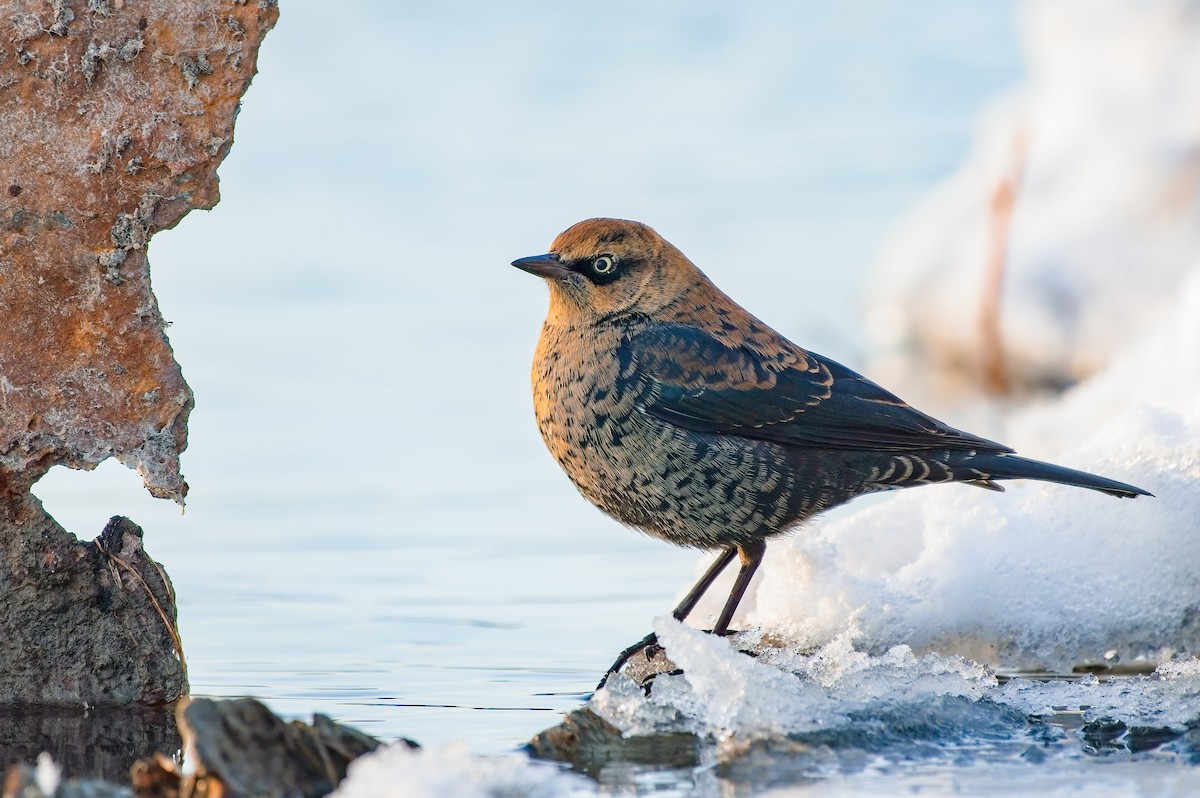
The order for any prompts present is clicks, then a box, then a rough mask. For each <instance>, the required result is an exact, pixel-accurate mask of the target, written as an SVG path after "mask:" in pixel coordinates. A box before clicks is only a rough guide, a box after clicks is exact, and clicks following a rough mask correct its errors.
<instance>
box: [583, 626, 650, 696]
mask: <svg viewBox="0 0 1200 798" xmlns="http://www.w3.org/2000/svg"><path fill="white" fill-rule="evenodd" d="M658 649H659V645H658V635H656V634H655V633H654V632H651V633H650V634H648V635H646V636H645V637H643V638H642V639H641V640H639V641H637V642H636V643H634V644H633V645H632V646H630V647H629V648H627V649H625V650H624V651H622V652H621V653H620V654H618V655H617V661H616V662H614V663H613V664H612V665H610V666H609V667H608V670H607V671H606V672H605V674H604V678H602V679H601V680H600V684H598V685H596V689H597V690H599V689H600V688H601V687H603V686H604V685H605V683H606V682H607V681H608V677H609V676H612V675H613V674H614V673H616V672H617V671H619V670H621V668H622V666H624V665H625V663H626V662H629V660H630V658H631V657H632V656H633V655H634V654H637V653H638V652H639V651H644V652H646V659H647V660H650V659H652V658H653V657H654V655H655V654H656V653H658Z"/></svg>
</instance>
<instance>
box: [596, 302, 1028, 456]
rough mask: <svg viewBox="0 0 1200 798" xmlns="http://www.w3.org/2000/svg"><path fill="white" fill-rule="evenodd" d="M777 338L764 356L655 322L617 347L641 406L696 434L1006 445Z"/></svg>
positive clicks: (867, 444) (835, 443) (905, 447)
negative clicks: (636, 384) (639, 387)
mask: <svg viewBox="0 0 1200 798" xmlns="http://www.w3.org/2000/svg"><path fill="white" fill-rule="evenodd" d="M781 341H782V339H781ZM782 344H783V347H782V348H780V351H779V352H778V354H776V355H775V356H767V355H763V354H759V353H756V352H754V351H752V350H750V349H747V348H745V347H730V346H727V345H725V344H724V343H722V342H721V341H719V340H717V339H716V338H715V337H713V336H712V335H710V334H709V333H707V332H705V331H704V330H701V329H698V328H696V327H690V326H686V325H681V324H659V325H654V326H652V327H650V328H648V329H645V330H642V331H641V332H638V333H637V334H635V335H632V336H630V337H628V338H626V339H624V340H623V341H622V343H621V346H620V348H619V351H618V352H617V355H618V358H619V359H620V361H621V367H622V368H621V372H622V373H621V376H622V378H623V379H634V380H639V381H642V382H643V383H644V389H645V390H644V392H643V400H642V406H641V409H642V411H643V412H645V413H647V414H649V415H651V416H654V417H655V418H658V419H660V420H662V421H666V422H670V423H672V424H675V425H677V426H680V427H684V428H686V429H690V430H694V431H697V432H713V433H721V434H728V435H737V436H740V437H744V438H754V439H758V440H766V441H773V442H775V443H781V444H791V445H800V446H815V447H821V448H832V449H871V450H876V451H912V450H918V449H976V450H980V451H995V452H1008V451H1012V450H1011V449H1009V448H1008V447H1006V446H1002V445H1001V444H998V443H995V442H993V441H989V440H985V439H983V438H979V437H976V436H974V435H971V434H969V433H965V432H961V431H959V430H956V429H954V428H953V427H949V426H947V425H945V424H943V423H941V422H940V421H938V420H936V419H934V418H931V417H929V416H927V415H925V414H924V413H921V412H920V411H918V410H915V409H913V408H912V407H910V406H909V405H908V404H907V403H905V402H904V401H902V400H901V399H900V398H898V397H897V396H895V395H894V394H892V393H889V392H888V391H885V390H884V389H883V388H880V387H879V386H878V385H876V384H875V383H873V382H871V381H870V380H868V379H867V378H865V377H863V376H862V375H860V374H856V373H855V372H853V371H851V370H850V369H848V368H846V367H845V366H842V365H841V364H839V363H835V362H834V361H832V360H827V359H825V358H823V357H820V356H819V355H815V354H813V353H811V352H806V351H804V350H803V349H800V348H799V347H795V346H792V345H791V344H788V343H787V342H785V341H782Z"/></svg>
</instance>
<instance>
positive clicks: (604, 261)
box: [592, 255, 617, 274]
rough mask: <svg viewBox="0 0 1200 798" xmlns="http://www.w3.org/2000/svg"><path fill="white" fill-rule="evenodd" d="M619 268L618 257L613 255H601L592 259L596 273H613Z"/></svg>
mask: <svg viewBox="0 0 1200 798" xmlns="http://www.w3.org/2000/svg"><path fill="white" fill-rule="evenodd" d="M616 270H617V259H616V258H614V257H613V256H612V255H601V256H600V257H598V258H596V259H595V260H594V261H592V271H594V272H595V273H596V274H612V273H613V272H615V271H616Z"/></svg>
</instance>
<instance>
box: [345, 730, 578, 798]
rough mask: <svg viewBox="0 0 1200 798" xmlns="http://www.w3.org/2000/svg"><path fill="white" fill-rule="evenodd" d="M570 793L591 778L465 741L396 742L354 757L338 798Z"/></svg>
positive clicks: (538, 797)
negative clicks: (474, 749)
mask: <svg viewBox="0 0 1200 798" xmlns="http://www.w3.org/2000/svg"><path fill="white" fill-rule="evenodd" d="M516 795H519V796H522V798H570V797H571V796H583V795H595V791H594V790H593V789H592V788H591V784H590V782H588V781H587V780H585V779H584V778H583V777H581V776H577V775H573V774H570V773H566V772H563V771H562V770H560V769H559V768H557V767H555V766H553V765H548V764H544V763H540V762H531V761H530V760H529V759H527V758H526V757H523V756H517V755H512V756H490V757H479V756H475V755H473V754H471V753H470V752H469V751H468V750H467V746H466V744H465V743H450V744H447V745H442V746H438V747H435V748H423V749H416V750H414V749H411V748H409V747H408V745H406V744H403V743H398V744H394V745H390V746H387V747H385V748H381V749H379V750H378V751H375V752H373V753H370V754H367V755H365V756H362V757H359V758H358V759H356V760H354V761H353V762H351V763H350V768H349V772H348V773H347V776H346V779H345V780H344V781H343V782H342V783H341V785H340V786H339V787H338V789H337V790H336V791H335V792H334V793H333V796H334V798H503V797H504V796H516Z"/></svg>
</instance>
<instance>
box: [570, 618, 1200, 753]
mask: <svg viewBox="0 0 1200 798" xmlns="http://www.w3.org/2000/svg"><path fill="white" fill-rule="evenodd" d="M655 631H656V632H657V634H658V636H659V642H660V643H661V644H662V645H663V648H664V650H665V651H666V654H667V656H668V657H669V658H670V659H671V660H672V661H673V662H674V663H675V664H676V665H677V666H678V667H679V671H677V672H672V673H664V674H661V675H659V676H658V677H656V678H655V679H654V680H653V681H652V682H651V683H650V685H649V689H648V690H645V689H643V688H642V687H640V686H638V685H636V684H634V683H633V682H632V681H631V680H630V679H628V678H627V677H626V676H625V675H624V674H623V673H622V674H620V675H618V676H617V677H615V678H613V679H610V681H609V684H608V685H606V686H605V687H604V688H602V689H601V690H599V691H597V692H596V694H595V695H594V696H593V697H592V699H591V702H590V703H589V705H588V706H589V708H590V709H591V710H592V711H593V712H595V713H596V714H598V715H600V716H601V717H602V718H604V719H605V720H607V721H608V722H610V723H612V724H613V725H614V726H616V727H617V728H618V729H619V730H620V731H621V732H622V734H624V735H626V736H643V735H655V734H666V733H670V732H689V733H692V734H695V735H697V737H699V738H700V739H701V740H702V741H703V742H705V743H706V744H707V745H708V746H710V747H711V750H712V751H713V752H714V756H715V758H716V760H717V761H737V760H738V759H740V758H742V757H743V756H745V753H746V751H747V750H752V749H753V746H754V745H755V741H760V742H768V743H770V742H775V743H778V742H779V741H781V740H787V741H790V742H793V743H801V744H804V745H806V746H807V747H808V751H809V754H810V756H811V755H812V753H813V752H817V753H820V752H819V751H818V749H821V750H823V751H825V752H826V754H827V758H828V756H832V757H833V758H834V759H835V760H837V761H838V762H840V763H841V764H840V766H835V768H837V769H841V770H845V769H846V766H847V763H854V762H856V761H857V763H858V764H857V765H854V766H853V767H854V769H857V768H858V767H863V766H865V762H866V760H861V759H860V760H855V758H854V756H850V754H859V755H861V754H870V755H873V756H877V757H882V758H883V759H884V760H887V761H893V762H896V761H912V760H917V759H947V758H950V759H954V760H956V761H959V760H961V761H962V762H968V761H974V760H977V759H989V760H1007V759H1012V760H1016V759H1017V758H1024V759H1026V760H1028V759H1031V758H1033V759H1038V760H1039V761H1040V759H1041V758H1043V757H1045V756H1076V755H1078V754H1079V753H1081V752H1082V751H1084V750H1086V751H1088V753H1093V754H1094V753H1103V752H1102V751H1098V750H1096V749H1097V748H1101V747H1103V746H1108V747H1109V748H1111V749H1112V750H1114V751H1115V750H1122V751H1125V752H1130V751H1132V752H1137V751H1139V750H1149V749H1154V748H1158V747H1160V746H1164V745H1165V746H1167V747H1166V749H1165V750H1166V751H1167V752H1168V753H1174V754H1182V755H1184V756H1186V757H1188V758H1189V760H1190V759H1192V758H1195V757H1196V756H1197V749H1196V745H1195V744H1196V742H1197V741H1196V740H1194V739H1192V738H1193V737H1194V736H1195V734H1194V733H1193V731H1192V730H1193V729H1197V728H1200V660H1197V659H1186V660H1172V661H1169V662H1166V663H1163V664H1162V665H1161V666H1159V668H1158V669H1157V670H1156V671H1155V672H1153V673H1152V674H1149V675H1142V676H1129V677H1118V678H1112V679H1108V680H1103V681H1102V680H1100V679H1098V678H1097V677H1096V676H1095V675H1090V674H1089V675H1085V676H1081V677H1079V678H1076V679H1071V680H1058V679H1051V680H1034V679H1027V678H1015V679H1011V680H1008V681H1005V682H1002V681H1001V680H999V679H997V677H996V675H995V673H994V672H993V671H992V670H990V669H988V668H986V667H984V666H982V665H980V664H978V663H976V662H973V661H971V660H968V659H965V658H962V657H957V656H944V655H940V654H925V655H922V656H917V655H916V654H914V653H913V652H912V650H911V649H909V648H908V647H907V646H896V647H893V648H892V649H890V650H888V651H885V652H883V653H881V654H877V655H873V654H869V653H866V652H864V651H862V650H859V649H858V648H857V647H856V646H855V638H856V636H857V633H855V632H849V633H846V634H843V635H841V636H839V637H837V638H835V639H834V640H832V641H830V642H829V643H828V644H826V645H824V646H822V647H820V648H818V649H815V650H812V651H800V650H797V649H794V648H791V647H786V646H779V645H777V644H772V643H771V642H770V641H765V640H764V639H763V638H762V637H761V636H760V635H757V634H743V635H740V636H735V637H733V638H727V639H720V638H714V637H712V636H711V635H708V634H705V633H703V632H700V631H698V630H695V629H692V628H690V627H688V626H685V625H683V624H680V623H678V622H676V621H674V620H673V619H670V618H662V619H659V620H658V621H656V624H655ZM746 651H749V652H750V655H748V654H747V653H745V652H746ZM1063 716H1069V717H1071V718H1074V719H1077V720H1078V723H1077V724H1076V725H1078V726H1081V727H1082V728H1080V729H1075V730H1072V729H1069V728H1066V727H1065V726H1064V722H1063V721H1062V719H1061V718H1062V717H1063ZM795 756H796V752H795V751H791V752H789V753H788V754H787V755H786V756H783V757H781V758H782V759H787V758H795ZM819 758H820V757H817V759H819ZM814 766H816V765H814Z"/></svg>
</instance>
